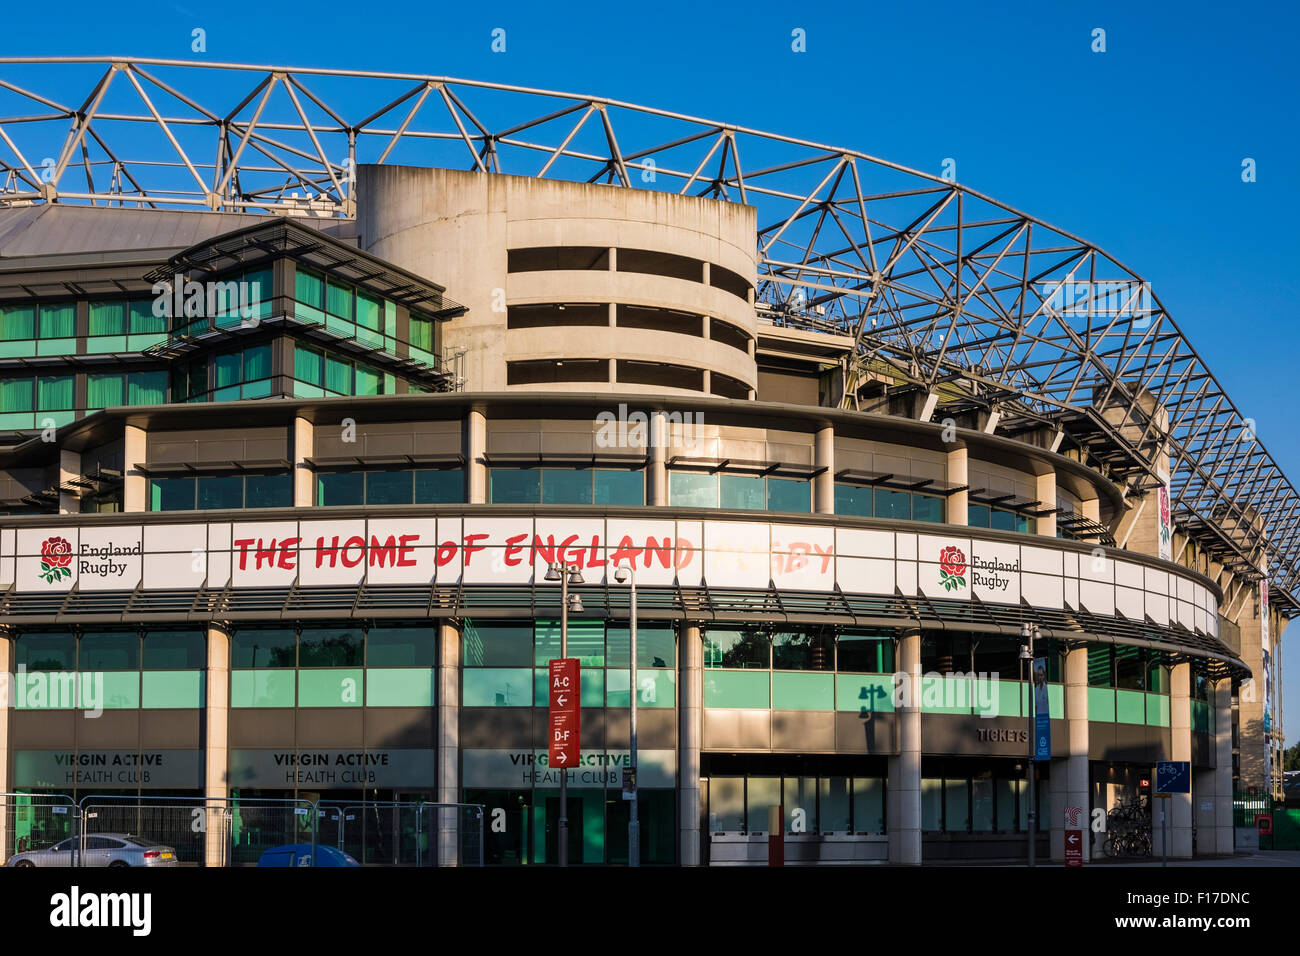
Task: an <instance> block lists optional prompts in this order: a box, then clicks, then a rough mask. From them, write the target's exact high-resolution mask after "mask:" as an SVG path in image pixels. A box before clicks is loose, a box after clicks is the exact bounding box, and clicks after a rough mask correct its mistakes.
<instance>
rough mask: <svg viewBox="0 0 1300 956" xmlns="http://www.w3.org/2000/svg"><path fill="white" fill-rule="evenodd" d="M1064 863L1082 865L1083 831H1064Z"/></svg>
mask: <svg viewBox="0 0 1300 956" xmlns="http://www.w3.org/2000/svg"><path fill="white" fill-rule="evenodd" d="M1065 865H1066V866H1083V831H1082V830H1066V831H1065Z"/></svg>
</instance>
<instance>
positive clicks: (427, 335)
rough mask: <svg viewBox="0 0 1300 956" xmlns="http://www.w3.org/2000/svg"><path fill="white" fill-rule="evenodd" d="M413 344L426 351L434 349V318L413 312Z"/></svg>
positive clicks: (410, 333) (411, 331)
mask: <svg viewBox="0 0 1300 956" xmlns="http://www.w3.org/2000/svg"><path fill="white" fill-rule="evenodd" d="M408 334H409V335H410V338H411V344H412V345H414V346H415V347H416V348H417V349H423V350H424V351H426V352H432V351H433V320H432V319H430V318H426V317H425V316H422V315H417V314H416V313H414V312H412V313H411V324H410V332H409V333H408Z"/></svg>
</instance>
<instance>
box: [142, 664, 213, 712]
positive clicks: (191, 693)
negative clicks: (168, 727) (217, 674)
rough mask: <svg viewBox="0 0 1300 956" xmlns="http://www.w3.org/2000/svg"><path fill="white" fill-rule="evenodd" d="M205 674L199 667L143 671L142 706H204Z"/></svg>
mask: <svg viewBox="0 0 1300 956" xmlns="http://www.w3.org/2000/svg"><path fill="white" fill-rule="evenodd" d="M204 676H205V675H204V673H203V671H202V670H201V669H198V668H196V669H193V670H165V671H150V670H146V671H143V672H142V673H141V674H140V706H141V707H143V708H145V709H146V710H158V709H167V710H175V709H178V708H187V709H188V708H196V707H202V706H203V704H204V696H205V694H204V684H205V680H204Z"/></svg>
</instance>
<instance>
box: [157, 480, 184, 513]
mask: <svg viewBox="0 0 1300 956" xmlns="http://www.w3.org/2000/svg"><path fill="white" fill-rule="evenodd" d="M193 509H194V479H193V478H151V479H149V510H150V511H192V510H193Z"/></svg>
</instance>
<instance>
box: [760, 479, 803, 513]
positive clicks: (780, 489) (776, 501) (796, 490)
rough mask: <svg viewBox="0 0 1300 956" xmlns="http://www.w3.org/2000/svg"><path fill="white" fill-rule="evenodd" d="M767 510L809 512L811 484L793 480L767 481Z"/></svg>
mask: <svg viewBox="0 0 1300 956" xmlns="http://www.w3.org/2000/svg"><path fill="white" fill-rule="evenodd" d="M767 510H768V511H799V512H808V511H811V510H812V484H811V483H810V482H807V481H803V480H801V479H793V478H769V479H767Z"/></svg>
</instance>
